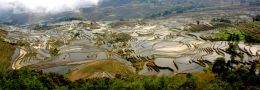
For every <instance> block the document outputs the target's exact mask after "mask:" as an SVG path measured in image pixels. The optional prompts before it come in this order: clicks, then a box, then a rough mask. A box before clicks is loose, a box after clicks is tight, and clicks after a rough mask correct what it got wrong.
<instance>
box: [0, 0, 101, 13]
mask: <svg viewBox="0 0 260 90" xmlns="http://www.w3.org/2000/svg"><path fill="white" fill-rule="evenodd" d="M98 2H99V0H0V9H1V10H5V9H13V10H14V11H16V12H19V11H27V12H28V11H30V12H60V11H66V10H75V9H78V8H82V7H89V6H93V5H97V4H98Z"/></svg>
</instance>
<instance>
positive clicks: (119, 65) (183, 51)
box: [1, 5, 260, 80]
mask: <svg viewBox="0 0 260 90" xmlns="http://www.w3.org/2000/svg"><path fill="white" fill-rule="evenodd" d="M252 8H254V10H252ZM258 13H260V8H259V7H248V6H236V5H235V6H226V7H225V6H223V7H215V8H203V9H197V10H194V11H190V12H185V13H182V14H177V15H176V16H170V17H160V18H157V19H144V20H141V19H140V20H138V19H135V20H123V21H88V20H71V21H60V22H44V23H40V24H36V25H35V24H32V25H23V26H8V25H1V31H3V32H5V33H3V35H1V38H3V39H4V41H5V42H8V43H11V44H15V45H18V47H16V50H15V51H14V52H15V53H14V55H13V57H12V60H11V61H12V62H11V65H10V67H11V68H12V69H14V70H18V69H21V68H23V67H29V68H33V69H36V70H42V71H44V72H54V73H59V74H68V75H69V79H71V80H77V79H84V78H100V77H107V78H114V77H116V75H122V76H125V77H128V76H129V73H131V74H134V75H144V76H151V75H155V76H161V75H172V74H182V73H193V72H200V71H203V70H204V69H205V68H206V67H209V66H211V65H212V64H213V63H214V62H215V60H216V59H217V58H219V57H224V58H225V60H232V55H230V53H229V52H228V51H227V49H228V48H229V47H230V41H226V40H213V39H212V37H213V36H212V35H216V34H219V33H221V32H226V31H228V30H230V29H240V27H239V26H240V25H244V24H243V23H251V22H252V16H256V14H258ZM219 18H225V19H227V20H230V22H231V23H226V22H218V21H215V22H214V21H213V19H219ZM241 23H242V24H241ZM255 25H256V28H259V23H257V22H256V23H255ZM225 30H226V31H225ZM258 35H259V34H258ZM255 36H256V37H259V36H257V34H256V35H255ZM213 38H214V37H213ZM258 39H259V38H258ZM237 45H238V48H239V53H240V54H242V56H241V57H239V56H237V57H235V59H237V60H241V63H250V62H253V61H254V60H259V58H260V45H259V42H258V43H253V44H250V43H246V42H245V41H243V40H241V41H239V42H237ZM106 67H107V68H106ZM75 75H76V76H75Z"/></svg>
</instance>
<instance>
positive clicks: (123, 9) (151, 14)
mask: <svg viewBox="0 0 260 90" xmlns="http://www.w3.org/2000/svg"><path fill="white" fill-rule="evenodd" d="M224 5H251V6H260V0H103V1H102V2H99V5H98V6H94V7H88V8H81V9H80V10H79V11H68V12H61V13H55V14H46V13H45V14H42V13H32V12H27V13H12V12H14V11H12V10H1V8H0V22H2V23H9V24H14V25H21V24H28V23H38V22H41V21H45V20H57V19H60V18H70V17H82V18H84V19H87V20H125V19H132V18H156V17H163V16H170V15H174V14H178V13H183V12H188V11H190V10H193V9H196V8H204V7H213V6H224Z"/></svg>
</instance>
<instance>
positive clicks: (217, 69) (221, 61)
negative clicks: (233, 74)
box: [212, 57, 228, 74]
mask: <svg viewBox="0 0 260 90" xmlns="http://www.w3.org/2000/svg"><path fill="white" fill-rule="evenodd" d="M227 70H228V68H227V67H226V63H225V58H223V57H221V58H217V59H216V61H215V63H214V65H213V67H212V72H213V73H217V74H222V73H224V72H226V71H227Z"/></svg>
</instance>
